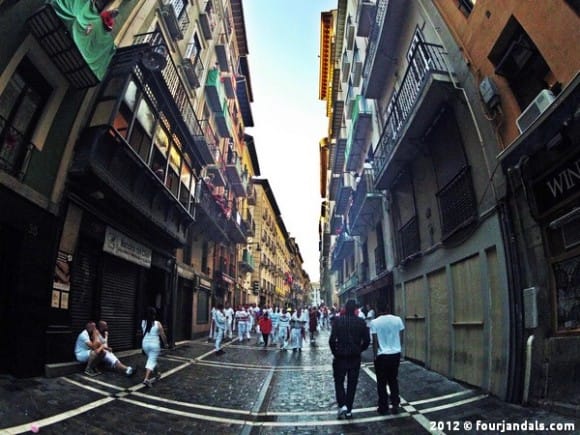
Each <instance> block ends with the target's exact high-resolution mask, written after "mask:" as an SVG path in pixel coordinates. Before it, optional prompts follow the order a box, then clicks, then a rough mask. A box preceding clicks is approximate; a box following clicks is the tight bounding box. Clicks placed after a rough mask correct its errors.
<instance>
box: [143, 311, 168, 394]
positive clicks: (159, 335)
mask: <svg viewBox="0 0 580 435" xmlns="http://www.w3.org/2000/svg"><path fill="white" fill-rule="evenodd" d="M156 318H157V311H156V310H155V307H149V308H147V311H146V313H145V319H144V320H143V321H142V322H141V329H142V331H143V342H142V348H143V352H145V355H146V356H147V362H146V363H145V379H143V384H144V385H146V386H147V387H151V386H153V382H155V381H157V380H159V379H161V374H160V373H159V372H158V370H157V358H159V353H160V352H161V343H160V342H159V340H161V341H162V342H163V346H164V347H167V346H168V344H167V337H166V336H165V331H164V330H163V325H162V324H161V322H159V321H158V320H156Z"/></svg>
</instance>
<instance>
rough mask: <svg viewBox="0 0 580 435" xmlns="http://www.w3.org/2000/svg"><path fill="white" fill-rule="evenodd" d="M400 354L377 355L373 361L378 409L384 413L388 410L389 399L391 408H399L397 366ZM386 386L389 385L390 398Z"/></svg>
mask: <svg viewBox="0 0 580 435" xmlns="http://www.w3.org/2000/svg"><path fill="white" fill-rule="evenodd" d="M400 362H401V354H400V353H394V354H391V355H379V356H378V357H377V359H375V373H376V375H377V394H378V396H379V409H380V410H382V411H386V410H388V409H389V399H390V401H391V404H392V405H393V406H399V403H400V402H401V399H400V398H399V381H398V380H397V377H398V376H399V364H400ZM387 384H388V385H389V391H390V392H391V394H390V397H389V395H388V394H387Z"/></svg>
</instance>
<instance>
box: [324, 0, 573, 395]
mask: <svg viewBox="0 0 580 435" xmlns="http://www.w3.org/2000/svg"><path fill="white" fill-rule="evenodd" d="M363 11H366V12H367V15H365V14H364V12H363ZM546 16H551V17H554V18H557V20H558V22H559V23H562V26H561V27H559V28H558V29H556V28H555V27H551V26H546V25H545V21H544V19H543V18H542V17H546ZM331 18H332V19H331ZM369 20H370V22H371V24H370V25H369ZM329 27H330V28H331V30H328V29H327V28H329ZM321 28H322V30H321V58H322V59H325V60H326V59H328V60H327V61H326V63H325V64H324V65H323V60H322V59H321V89H322V87H325V88H326V90H325V91H324V92H323V91H321V94H323V95H321V98H322V97H324V98H323V99H326V100H327V102H328V105H327V115H328V116H329V124H330V127H329V137H328V138H327V139H326V141H324V142H323V143H322V144H323V146H321V155H323V156H326V157H325V158H321V162H322V166H321V179H323V178H326V179H327V181H326V186H328V187H327V190H326V194H325V196H324V203H323V207H322V213H321V216H322V217H321V223H323V225H321V227H322V228H324V229H327V232H324V231H323V232H322V236H321V267H322V272H321V277H323V278H322V279H323V281H322V286H323V287H324V286H325V285H327V282H326V281H324V279H325V278H326V279H328V277H329V276H330V277H331V278H330V280H334V281H335V283H334V285H335V287H336V289H337V290H338V295H339V296H342V295H347V296H348V297H356V298H358V299H364V297H365V296H366V295H373V291H375V286H374V281H375V280H376V282H380V281H379V280H380V279H381V275H380V273H379V272H378V270H379V269H380V268H379V267H378V265H377V262H378V261H380V258H379V257H380V255H381V253H382V252H381V250H379V251H377V250H376V247H377V246H379V245H380V244H381V239H382V244H383V247H384V248H386V249H385V252H384V255H385V257H384V258H385V261H384V268H385V269H386V272H385V274H384V277H383V279H384V281H383V282H381V283H380V286H379V288H380V290H379V291H380V294H378V295H377V296H378V297H384V298H386V299H387V300H390V301H394V307H395V311H396V312H398V313H399V314H401V315H403V317H404V320H405V322H406V332H405V356H406V357H407V358H410V359H413V360H415V361H417V362H420V363H422V364H424V365H425V366H427V367H429V368H431V369H433V370H436V371H438V372H440V373H443V374H445V375H447V376H449V377H450V378H455V379H458V380H461V381H463V382H466V383H469V384H471V385H475V386H478V387H480V388H482V389H483V390H485V391H489V392H491V393H492V394H495V395H497V396H499V397H501V398H502V399H506V400H510V401H527V400H529V399H532V398H533V397H535V398H536V399H540V398H544V399H546V400H553V399H554V397H553V396H552V397H550V396H549V394H548V397H546V391H551V387H553V388H554V391H558V392H561V391H565V392H566V393H567V396H566V397H569V396H570V394H571V393H573V392H574V391H578V388H577V384H575V383H572V384H570V383H569V378H568V377H567V376H566V375H562V377H561V379H559V378H560V377H559V376H558V375H556V374H555V372H554V371H553V370H556V371H557V372H558V373H562V374H563V373H565V372H566V371H567V370H570V369H571V367H572V366H574V365H575V362H574V361H577V360H578V355H577V354H576V353H575V350H571V349H576V348H577V347H578V346H575V344H574V343H575V340H576V337H575V330H576V329H577V328H576V326H575V323H574V322H575V320H574V318H575V317H574V316H575V314H574V313H575V309H574V306H575V299H574V296H573V295H574V290H573V288H574V284H573V277H574V274H573V271H574V270H575V269H574V267H575V260H574V258H575V254H574V252H575V251H574V247H575V246H576V244H575V242H574V239H573V236H572V231H573V228H574V221H575V215H574V201H575V198H576V197H575V194H574V187H573V186H574V185H575V182H574V181H572V180H573V179H574V177H575V175H574V173H575V169H574V165H575V163H574V162H575V160H574V153H573V152H572V151H571V150H573V149H574V147H575V146H576V142H577V132H576V118H575V115H573V114H574V113H576V112H577V108H578V100H577V95H576V82H577V80H576V79H577V72H578V60H577V59H578V55H577V54H578V53H577V48H576V47H575V44H574V43H573V42H571V41H573V38H570V35H574V34H576V33H577V32H578V14H577V11H574V9H573V6H572V5H571V3H570V2H565V1H562V2H553V3H546V4H542V6H541V7H535V6H534V7H531V5H530V4H529V3H522V2H508V4H503V3H502V5H501V6H500V5H497V4H495V3H494V2H485V1H478V2H477V3H475V2H465V1H458V2H443V1H441V2H439V1H435V2H429V1H417V2H388V1H381V0H379V1H377V2H372V1H354V2H351V1H339V2H338V7H337V9H336V10H335V11H331V12H329V13H323V14H322V17H321ZM325 32H326V33H325ZM327 34H328V35H332V37H329V38H328V40H326V39H325V35H327ZM476 36H477V37H476ZM548 41H552V42H554V41H557V42H555V43H552V42H548ZM327 47H328V48H327ZM359 72H360V77H359ZM335 75H338V76H339V78H338V79H337V78H336V77H335ZM323 77H326V79H325V80H323ZM524 77H525V79H524ZM359 79H360V81H359ZM365 114H366V119H365V117H361V115H365ZM363 127H364V128H363ZM359 144H360V146H359ZM325 152H326V153H327V154H326V155H325V154H324V153H325ZM325 162H326V163H325ZM325 165H326V166H325ZM367 177H368V178H367ZM324 184H325V183H322V182H321V188H323V185H324ZM362 192H365V193H364V195H363V194H362ZM363 198H364V201H363ZM367 204H368V206H367ZM370 204H373V205H372V206H370ZM361 217H363V219H361ZM363 222H364V224H363ZM325 226H326V227H325ZM373 230H374V231H373ZM373 232H374V233H373ZM327 235H329V237H327ZM373 248H374V254H375V255H374V263H375V270H372V267H370V268H369V264H372V263H373V255H372V254H373ZM546 253H549V254H546ZM377 254H378V255H377ZM564 277H566V279H564ZM558 279H560V280H559V281H558ZM391 289H392V290H391ZM367 298H368V296H367ZM341 299H342V300H344V298H341ZM371 303H372V299H371ZM538 340H539V341H540V344H538ZM534 343H535V344H534ZM564 349H566V350H564ZM526 361H527V363H526ZM546 361H547V363H546ZM555 367H557V368H556V369H555ZM562 369H566V370H562ZM548 371H549V373H548ZM532 379H533V380H532ZM565 379H568V384H567V385H564V384H565V383H566V381H565ZM542 386H543V387H542ZM572 397H577V394H576V396H574V394H572ZM573 400H574V399H573Z"/></svg>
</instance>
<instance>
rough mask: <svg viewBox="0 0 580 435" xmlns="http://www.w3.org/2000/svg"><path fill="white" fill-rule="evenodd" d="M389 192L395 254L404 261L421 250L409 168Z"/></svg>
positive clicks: (380, 247)
mask: <svg viewBox="0 0 580 435" xmlns="http://www.w3.org/2000/svg"><path fill="white" fill-rule="evenodd" d="M391 194H392V197H393V224H394V227H395V229H396V233H395V238H396V246H397V254H398V256H399V260H400V261H401V262H404V261H405V260H406V259H407V258H408V257H410V256H412V255H413V254H416V253H417V252H419V251H420V250H421V239H420V235H419V221H418V219H417V210H416V207H415V191H414V186H413V180H412V176H411V171H410V169H408V170H406V171H405V172H404V173H402V174H401V176H400V177H399V179H398V180H397V183H396V184H395V185H394V187H393V189H392V192H391ZM379 227H380V224H379V225H377V238H378V235H379V233H378V232H379ZM381 235H382V230H381ZM379 240H381V239H379ZM379 249H381V250H382V246H381V245H379V246H378V247H377V250H379ZM377 250H375V252H376V251H377Z"/></svg>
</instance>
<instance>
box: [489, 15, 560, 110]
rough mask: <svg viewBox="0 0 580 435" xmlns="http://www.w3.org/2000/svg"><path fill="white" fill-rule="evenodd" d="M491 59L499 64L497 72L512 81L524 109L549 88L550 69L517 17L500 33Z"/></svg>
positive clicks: (511, 85) (516, 96)
mask: <svg viewBox="0 0 580 435" xmlns="http://www.w3.org/2000/svg"><path fill="white" fill-rule="evenodd" d="M489 60H490V61H491V62H492V63H493V64H494V65H495V73H496V74H498V75H501V76H503V77H505V78H506V80H507V81H508V83H509V85H510V88H511V89H512V91H513V93H514V97H515V98H516V100H517V102H518V104H519V105H520V108H521V109H522V110H523V109H525V108H526V107H527V106H528V104H530V103H531V102H532V101H533V99H534V98H535V97H536V95H538V93H539V92H540V91H541V90H542V89H546V88H547V87H548V85H547V83H546V81H545V78H546V75H547V74H548V73H549V72H550V68H549V67H548V64H547V63H546V61H545V60H544V58H543V57H542V55H541V54H540V52H539V51H538V49H537V47H536V45H535V44H534V42H533V41H532V39H531V38H530V36H529V35H528V34H527V33H526V32H525V30H524V29H523V27H522V26H521V25H520V24H519V23H518V22H517V20H516V19H515V18H514V17H511V18H510V20H509V21H508V24H507V25H506V27H505V28H504V30H503V31H502V33H501V35H500V36H499V38H498V40H497V42H496V43H495V45H494V47H493V49H492V51H491V53H490V55H489Z"/></svg>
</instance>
